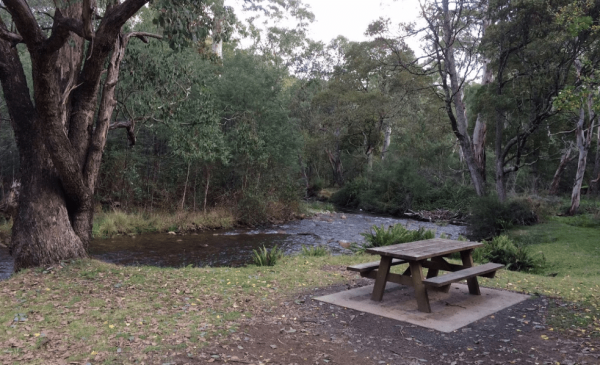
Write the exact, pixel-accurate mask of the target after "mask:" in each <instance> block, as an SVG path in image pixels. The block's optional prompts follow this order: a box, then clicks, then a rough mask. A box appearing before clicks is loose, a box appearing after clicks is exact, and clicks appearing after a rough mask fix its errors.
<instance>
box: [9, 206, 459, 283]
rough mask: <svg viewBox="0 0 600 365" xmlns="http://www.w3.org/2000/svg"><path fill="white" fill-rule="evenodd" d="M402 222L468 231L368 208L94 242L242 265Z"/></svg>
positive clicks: (94, 247) (131, 255) (331, 245)
mask: <svg viewBox="0 0 600 365" xmlns="http://www.w3.org/2000/svg"><path fill="white" fill-rule="evenodd" d="M397 223H401V224H403V225H404V226H407V227H408V228H409V229H418V228H420V227H424V228H426V229H432V230H434V231H435V232H436V235H437V236H439V235H440V234H442V233H444V234H446V235H448V236H450V237H451V238H458V236H459V235H460V234H464V227H462V226H454V225H446V226H441V225H437V224H435V223H427V222H418V221H413V220H407V219H398V218H390V217H380V216H374V215H368V214H352V213H330V214H318V215H316V216H314V217H311V218H308V219H304V220H299V221H292V222H288V223H286V224H281V225H276V226H270V227H267V228H259V229H234V230H227V231H209V232H201V233H197V234H189V235H170V234H162V233H156V234H144V235H141V236H136V237H130V236H116V237H113V238H108V239H94V240H92V242H91V243H90V255H91V256H92V257H93V258H96V259H99V260H102V261H107V262H111V263H115V264H119V265H153V266H168V267H182V266H187V265H193V266H240V265H245V264H248V263H250V262H252V254H253V253H252V251H253V250H256V249H258V248H261V247H263V246H265V247H266V248H272V247H273V246H275V245H277V246H278V247H279V248H280V249H281V250H282V251H283V252H284V253H285V254H293V253H295V252H299V251H301V249H302V246H303V245H304V246H316V245H323V246H326V247H327V248H328V249H329V250H330V251H331V252H332V253H333V254H342V253H349V252H350V251H349V250H346V249H344V248H342V247H340V245H339V241H342V240H343V241H348V242H358V243H361V242H364V238H363V237H362V236H361V235H360V234H361V233H363V232H366V231H368V230H369V228H370V227H372V226H373V225H377V226H382V225H383V226H385V227H387V226H390V225H394V224H397ZM11 272H12V258H11V257H10V255H9V254H8V250H7V249H4V248H0V279H6V278H8V277H9V276H10V273H11Z"/></svg>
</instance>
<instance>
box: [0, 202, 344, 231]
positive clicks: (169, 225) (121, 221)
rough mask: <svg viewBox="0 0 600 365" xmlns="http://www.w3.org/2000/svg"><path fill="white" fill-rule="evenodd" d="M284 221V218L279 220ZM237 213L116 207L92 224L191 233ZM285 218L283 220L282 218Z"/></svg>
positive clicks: (316, 205)
mask: <svg viewBox="0 0 600 365" xmlns="http://www.w3.org/2000/svg"><path fill="white" fill-rule="evenodd" d="M334 210H335V208H334V207H333V205H331V204H327V203H322V202H318V201H316V202H302V203H301V204H300V205H299V209H298V211H297V212H294V214H293V216H294V217H296V218H303V217H306V216H312V215H315V214H319V213H326V212H330V211H334ZM278 221H280V220H278ZM237 222H238V221H237V217H236V214H235V212H234V211H233V210H232V209H227V208H212V209H209V210H208V211H207V212H206V213H204V212H188V211H177V212H125V211H121V210H113V211H109V212H97V213H96V214H95V215H94V224H93V228H92V237H93V238H108V237H113V236H117V235H129V236H133V235H139V234H142V233H166V232H179V233H191V232H199V231H205V230H215V229H231V228H234V227H236V226H237V225H238V224H237ZM280 222H283V221H280ZM11 229H12V221H4V222H3V223H2V224H0V239H1V240H2V241H4V240H5V239H6V238H8V237H9V236H10V230H11Z"/></svg>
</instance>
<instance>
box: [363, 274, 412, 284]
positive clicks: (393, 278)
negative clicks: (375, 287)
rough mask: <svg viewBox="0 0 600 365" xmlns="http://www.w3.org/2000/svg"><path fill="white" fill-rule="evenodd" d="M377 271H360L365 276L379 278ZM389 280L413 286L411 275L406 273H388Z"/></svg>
mask: <svg viewBox="0 0 600 365" xmlns="http://www.w3.org/2000/svg"><path fill="white" fill-rule="evenodd" d="M377 271H378V270H373V271H369V272H363V273H360V276H362V277H364V278H370V279H377ZM387 281H389V282H391V283H396V284H400V285H406V286H413V282H412V278H411V277H410V276H406V275H400V274H394V273H388V275H387Z"/></svg>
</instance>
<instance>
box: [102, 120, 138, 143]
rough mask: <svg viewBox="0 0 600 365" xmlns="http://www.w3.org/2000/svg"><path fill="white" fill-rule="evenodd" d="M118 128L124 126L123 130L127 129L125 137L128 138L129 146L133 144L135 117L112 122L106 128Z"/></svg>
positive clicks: (134, 140)
mask: <svg viewBox="0 0 600 365" xmlns="http://www.w3.org/2000/svg"><path fill="white" fill-rule="evenodd" d="M119 128H125V130H127V139H128V140H129V146H135V142H136V138H135V119H129V120H122V121H118V122H114V123H112V124H111V125H110V126H109V127H108V130H109V131H112V130H115V129H119Z"/></svg>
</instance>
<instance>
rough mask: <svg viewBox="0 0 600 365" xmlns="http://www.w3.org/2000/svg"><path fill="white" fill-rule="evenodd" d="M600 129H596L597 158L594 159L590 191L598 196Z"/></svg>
mask: <svg viewBox="0 0 600 365" xmlns="http://www.w3.org/2000/svg"><path fill="white" fill-rule="evenodd" d="M599 180H600V127H598V128H596V158H594V171H593V172H592V178H591V181H590V191H591V192H592V193H594V194H598V190H599V187H600V181H599Z"/></svg>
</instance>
